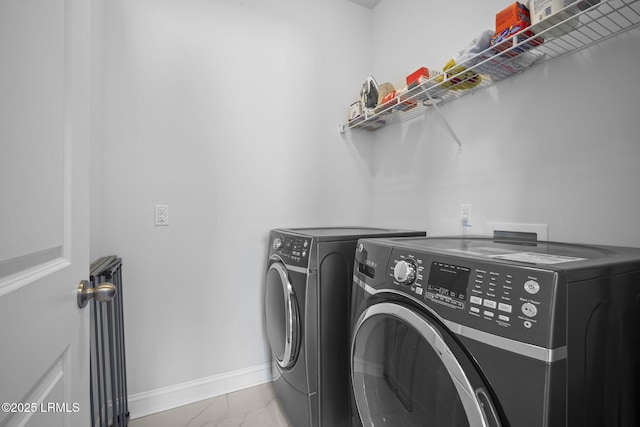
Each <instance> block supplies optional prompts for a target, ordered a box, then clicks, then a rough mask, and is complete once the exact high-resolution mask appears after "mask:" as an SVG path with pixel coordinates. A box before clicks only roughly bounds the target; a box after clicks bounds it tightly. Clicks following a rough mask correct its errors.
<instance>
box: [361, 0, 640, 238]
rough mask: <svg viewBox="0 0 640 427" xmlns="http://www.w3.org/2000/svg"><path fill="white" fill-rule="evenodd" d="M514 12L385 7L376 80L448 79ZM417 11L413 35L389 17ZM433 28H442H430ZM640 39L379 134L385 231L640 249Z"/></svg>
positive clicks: (377, 21)
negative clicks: (508, 226)
mask: <svg viewBox="0 0 640 427" xmlns="http://www.w3.org/2000/svg"><path fill="white" fill-rule="evenodd" d="M504 6H505V2H504V1H499V0H491V1H484V2H473V1H471V0H467V1H462V2H458V3H456V8H458V9H464V10H466V11H468V13H467V12H465V13H456V14H455V21H454V20H452V19H449V17H451V12H452V11H451V6H450V5H449V4H448V3H446V2H429V3H425V2H422V1H418V0H393V1H390V0H385V1H383V2H382V3H380V5H379V6H378V7H377V8H376V9H375V10H374V27H375V28H376V31H374V34H375V38H374V46H375V47H376V48H374V54H373V58H374V63H373V69H374V76H375V77H376V78H377V80H378V82H384V81H390V82H392V83H394V84H396V82H402V80H403V79H404V76H406V75H407V74H409V73H410V72H412V71H413V70H415V69H417V68H418V67H420V66H428V67H435V68H441V67H442V66H443V65H444V63H445V62H446V61H447V60H448V59H449V58H450V57H451V56H452V55H453V54H454V53H455V52H456V51H458V50H459V49H461V48H462V47H463V46H464V45H466V44H467V43H468V42H469V41H471V40H472V39H473V38H474V37H476V36H477V35H478V34H479V33H480V32H481V31H482V30H484V29H485V28H493V26H494V14H495V12H496V11H498V10H500V9H501V8H502V7H504ZM403 11H411V17H420V19H417V18H416V19H412V18H409V20H408V22H404V21H403V26H402V31H400V32H398V31H396V30H397V29H396V28H394V26H390V25H384V24H383V22H384V21H385V20H386V18H387V17H388V16H391V15H393V16H398V15H399V14H403ZM431 17H433V19H430V18H431ZM639 66H640V30H638V29H635V30H632V31H630V32H628V33H626V34H624V35H622V36H620V37H617V38H614V39H611V40H609V41H606V42H604V43H601V44H598V45H596V46H594V47H592V48H589V49H586V50H583V51H581V52H579V53H577V54H574V55H571V56H568V57H565V58H561V59H559V60H556V61H553V62H551V63H549V64H546V65H544V66H542V67H538V68H536V69H535V70H531V71H530V72H528V73H525V74H522V75H519V76H516V77H513V78H512V79H510V80H507V81H504V82H501V83H499V84H498V85H496V86H494V87H492V88H490V89H487V90H482V91H479V92H477V93H476V94H474V95H470V96H467V97H464V98H462V99H459V100H457V101H456V102H453V103H451V104H448V105H445V106H444V107H442V109H441V110H442V113H443V114H444V116H445V117H446V119H447V120H448V121H449V123H450V124H451V126H452V128H453V129H454V131H455V132H456V134H457V135H458V137H459V138H460V140H461V141H462V144H463V152H462V153H461V154H460V153H458V150H457V145H456V143H455V141H454V139H453V138H452V136H451V135H450V133H448V131H447V130H446V128H445V126H444V124H443V122H442V121H441V120H440V118H439V117H438V116H437V115H436V114H428V115H427V116H425V117H423V118H420V119H416V120H413V121H411V122H407V123H404V124H402V125H399V126H394V127H389V128H386V129H384V130H382V131H378V132H376V133H375V135H374V137H373V140H374V145H375V161H374V167H373V168H372V170H373V171H375V172H374V175H373V181H374V188H375V190H374V193H375V195H374V209H373V212H374V216H375V220H376V221H377V222H379V223H383V224H384V223H390V222H393V223H394V224H396V225H400V226H405V227H418V228H425V229H426V230H427V232H428V233H429V234H430V235H443V234H457V233H460V232H461V227H460V204H461V203H470V204H472V221H471V222H472V226H473V227H472V228H471V231H470V232H471V233H484V232H486V231H487V230H486V229H485V228H486V227H485V225H486V223H487V222H490V221H491V222H493V221H501V222H519V223H542V224H548V225H549V239H551V240H560V241H575V242H590V243H605V244H618V245H628V246H640V226H638V224H637V220H638V218H639V217H640V197H639V196H640V188H639V187H638V182H640V168H638V159H640V144H639V143H638V135H640V120H638V111H640V85H638V84H637V70H638V67H639Z"/></svg>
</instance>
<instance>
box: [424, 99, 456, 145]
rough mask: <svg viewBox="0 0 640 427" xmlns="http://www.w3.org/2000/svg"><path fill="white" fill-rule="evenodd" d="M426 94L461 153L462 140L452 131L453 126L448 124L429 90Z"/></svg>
mask: <svg viewBox="0 0 640 427" xmlns="http://www.w3.org/2000/svg"><path fill="white" fill-rule="evenodd" d="M426 94H427V98H429V102H430V103H431V105H433V107H434V108H435V111H436V113H437V114H438V117H440V120H442V122H443V123H444V125H445V126H446V127H447V129H448V130H449V133H451V136H452V137H453V139H454V140H455V141H456V144H458V153H462V142H461V141H460V138H458V135H456V133H455V132H454V131H453V128H452V127H451V125H450V124H449V121H448V120H447V119H446V117H445V116H444V114H442V112H441V111H440V107H438V104H437V103H436V102H435V100H434V99H433V98H432V97H431V94H430V93H429V91H427V92H426Z"/></svg>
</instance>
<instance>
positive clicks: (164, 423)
mask: <svg viewBox="0 0 640 427" xmlns="http://www.w3.org/2000/svg"><path fill="white" fill-rule="evenodd" d="M129 427H292V425H291V423H290V422H289V420H288V419H287V416H286V415H285V413H284V409H283V408H282V406H281V405H280V403H279V402H278V400H277V399H276V397H275V392H274V390H273V386H272V384H271V383H266V384H261V385H258V386H255V387H251V388H247V389H244V390H240V391H236V392H234V393H229V394H225V395H222V396H217V397H214V398H211V399H207V400H203V401H200V402H196V403H192V404H190V405H185V406H180V407H178V408H175V409H171V410H169V411H164V412H159V413H157V414H153V415H149V416H147V417H142V418H136V419H134V420H131V421H129Z"/></svg>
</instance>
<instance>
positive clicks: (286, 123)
mask: <svg viewBox="0 0 640 427" xmlns="http://www.w3.org/2000/svg"><path fill="white" fill-rule="evenodd" d="M504 5H505V4H504V2H503V1H498V0H487V1H485V2H481V3H479V2H474V1H472V0H462V2H458V3H456V9H457V10H458V9H459V10H465V11H466V12H464V13H456V12H454V11H452V10H451V5H450V4H449V3H447V2H439V3H438V2H435V3H434V2H429V3H428V4H427V3H425V2H421V1H418V0H393V1H391V0H383V1H382V2H381V3H380V4H379V5H378V6H377V7H376V8H375V9H374V11H373V12H371V11H369V10H368V9H365V8H362V7H359V6H357V5H353V4H351V3H349V2H347V1H345V0H330V1H313V0H280V1H278V0H244V1H230V0H228V1H226V0H208V1H205V0H113V1H109V2H104V4H103V5H102V8H103V9H100V10H99V11H98V12H97V13H98V14H101V15H102V19H103V22H104V26H100V25H95V26H94V28H96V29H97V31H98V32H100V34H99V35H98V36H96V40H98V41H99V43H100V45H98V46H96V49H97V56H98V59H96V61H95V65H96V66H97V67H98V70H97V72H96V74H95V87H96V88H97V89H96V91H95V96H96V97H97V100H96V101H95V102H94V107H95V111H97V112H99V119H98V120H97V122H96V124H94V128H93V129H94V139H93V144H94V145H93V147H92V150H93V151H92V154H93V155H94V161H93V162H94V165H93V168H94V175H93V176H92V196H93V200H92V258H93V259H94V258H97V257H98V256H101V255H107V254H112V253H115V254H118V255H120V256H122V257H123V258H124V263H125V264H124V265H125V266H124V274H125V286H126V288H125V291H126V294H125V301H126V306H125V315H126V326H127V329H126V338H127V357H128V375H129V392H130V394H131V395H132V396H133V397H134V398H135V399H134V400H135V402H134V403H136V402H138V403H139V402H140V401H144V399H146V398H148V399H147V400H149V401H150V402H151V401H154V399H155V402H156V406H155V407H154V406H153V405H154V403H153V402H151V403H149V405H148V406H147V407H144V405H142V406H141V405H138V406H135V405H134V406H135V408H134V412H133V416H134V417H135V416H139V415H142V414H143V412H144V411H151V410H157V409H159V406H158V404H157V403H158V402H160V406H161V405H165V406H167V407H168V406H172V405H176V404H179V403H184V402H181V401H179V399H180V398H184V399H187V397H185V396H187V395H188V393H186V394H185V393H182V394H180V391H181V390H183V389H189V388H192V389H194V390H196V391H195V392H194V393H193V394H191V395H189V397H188V398H197V397H198V396H202V394H206V393H211V392H212V388H210V387H209V388H208V387H207V386H206V384H207V381H209V380H210V379H213V380H212V381H214V382H215V381H217V379H229V378H233V377H234V375H236V373H242V372H248V371H252V370H255V369H254V368H255V367H257V369H258V370H260V369H263V367H264V366H265V365H264V364H266V363H267V362H268V361H269V355H268V349H267V345H266V342H265V339H264V331H263V322H262V317H263V310H262V292H263V291H262V289H263V272H264V268H265V259H264V258H265V255H266V244H267V233H268V231H269V230H270V229H271V228H274V227H279V226H307V225H337V224H352V223H358V224H363V225H378V226H393V227H407V228H418V229H426V230H427V231H428V233H429V234H430V235H438V234H451V233H459V232H460V226H459V209H460V208H459V205H460V203H471V204H472V205H473V211H472V215H473V216H472V224H473V226H474V227H473V229H472V232H480V233H481V232H484V231H485V230H484V224H485V223H486V222H487V221H506V222H526V223H546V224H549V236H550V238H552V239H555V240H569V241H580V242H598V243H611V244H621V245H634V246H640V227H638V226H637V225H636V224H635V220H636V218H637V217H638V216H639V214H640V197H638V195H639V194H638V193H639V192H640V189H639V188H638V185H637V182H639V181H640V180H639V178H640V172H639V171H638V169H637V168H636V163H637V161H636V159H638V158H640V144H637V135H639V134H640V121H639V120H637V111H638V110H639V107H640V105H639V103H640V101H639V100H640V96H639V95H640V85H637V84H636V81H635V79H634V77H635V70H637V69H638V66H639V65H640V64H639V61H640V52H639V46H640V34H639V30H634V31H631V32H630V33H628V34H626V35H623V36H621V37H619V38H616V39H613V40H611V41H608V42H605V43H602V44H600V45H598V46H596V47H593V48H590V49H588V50H585V51H583V52H581V53H578V54H576V55H572V56H570V57H568V58H564V59H561V60H558V61H556V62H553V63H551V64H548V65H545V66H543V67H540V68H538V69H537V70H535V71H532V72H530V73H526V74H523V75H521V76H517V77H514V78H512V79H510V80H508V81H505V82H502V83H500V84H499V85H497V86H495V87H493V88H491V89H488V90H483V91H480V92H479V93H477V94H475V95H472V96H468V97H465V98H463V99H460V100H458V101H456V102H454V103H453V104H450V105H447V106H444V107H443V108H442V110H443V113H444V114H445V115H446V117H447V119H448V120H449V122H450V123H451V125H452V126H453V128H454V130H455V131H456V132H457V134H458V136H459V137H460V139H461V140H462V143H463V145H464V151H463V153H458V151H457V146H456V144H455V142H454V141H453V139H452V137H451V136H450V134H449V133H448V132H447V131H446V129H445V126H444V125H443V124H442V122H441V121H440V120H439V118H438V116H436V115H434V114H429V115H427V116H425V117H423V118H419V119H416V120H414V121H411V122H408V123H405V124H402V125H398V126H393V127H389V128H387V129H383V130H380V131H378V132H375V133H368V132H352V133H351V134H350V135H343V136H341V135H339V134H338V132H337V130H336V128H337V125H338V124H339V123H342V122H344V120H345V118H346V110H347V107H348V105H349V104H350V103H351V102H353V101H354V100H355V98H356V96H357V92H358V88H359V85H360V84H361V82H362V81H363V80H364V78H365V77H366V76H367V75H369V74H373V75H374V76H375V77H376V79H377V80H378V81H379V82H384V81H390V82H392V83H394V84H396V85H398V84H399V83H400V82H402V81H403V79H404V76H405V75H406V74H408V73H410V72H412V71H413V70H415V69H416V68H418V67H420V66H423V65H424V66H430V67H435V68H440V67H441V66H442V65H443V64H444V62H445V61H446V60H447V59H448V58H449V57H450V56H451V55H452V54H453V53H454V52H455V51H457V50H458V49H460V48H461V47H462V46H464V45H465V44H466V43H467V42H468V41H469V40H471V39H473V38H474V37H475V36H476V35H477V34H478V33H479V32H480V31H482V30H483V29H485V28H491V27H492V25H493V19H494V14H495V12H496V11H498V10H499V9H501V8H502V7H504ZM454 15H455V20H453V19H452V17H453V16H454ZM102 49H104V52H103V53H102ZM613 64H615V66H612V65H613ZM155 203H166V204H169V206H170V223H171V224H170V226H168V227H154V226H153V218H152V216H153V205H154V204H155ZM222 382H223V381H222ZM200 386H202V387H201V388H198V387H200ZM225 387H233V381H231V382H230V385H228V384H227V383H225ZM223 391H225V390H223ZM226 391H228V390H226ZM172 393H173V394H172ZM163 395H164V396H165V397H166V398H164V399H163ZM136 411H137V412H136Z"/></svg>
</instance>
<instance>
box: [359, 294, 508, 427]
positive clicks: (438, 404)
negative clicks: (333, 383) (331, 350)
mask: <svg viewBox="0 0 640 427" xmlns="http://www.w3.org/2000/svg"><path fill="white" fill-rule="evenodd" d="M351 368H352V374H351V375H352V377H351V380H352V384H353V390H354V395H355V400H356V405H357V409H358V413H359V415H360V420H361V422H362V423H363V425H364V426H366V427H375V426H383V425H384V426H406V427H410V426H456V427H461V426H470V427H476V426H481V427H489V426H501V425H502V424H501V422H500V420H499V417H498V414H497V412H496V410H495V408H496V406H495V405H494V404H493V402H492V399H491V397H490V394H489V392H488V391H487V386H486V385H485V383H484V381H483V379H482V377H481V375H480V374H479V373H478V370H477V369H476V367H475V365H474V364H473V363H472V361H471V360H470V359H469V356H467V354H466V353H465V351H464V350H463V349H462V348H461V347H460V345H459V344H458V342H457V341H456V340H455V339H454V338H453V337H452V336H451V335H450V333H449V332H447V331H446V330H445V329H444V328H443V327H442V326H441V325H440V324H438V323H437V322H435V321H433V320H430V319H429V318H428V316H425V315H422V314H418V311H417V310H416V309H414V308H412V307H409V306H405V305H401V304H398V303H391V302H384V303H379V304H375V305H373V306H371V307H369V308H368V309H367V310H365V312H364V313H363V314H362V315H361V316H360V318H359V320H358V322H357V324H356V327H355V329H354V334H353V341H352V347H351Z"/></svg>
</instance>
